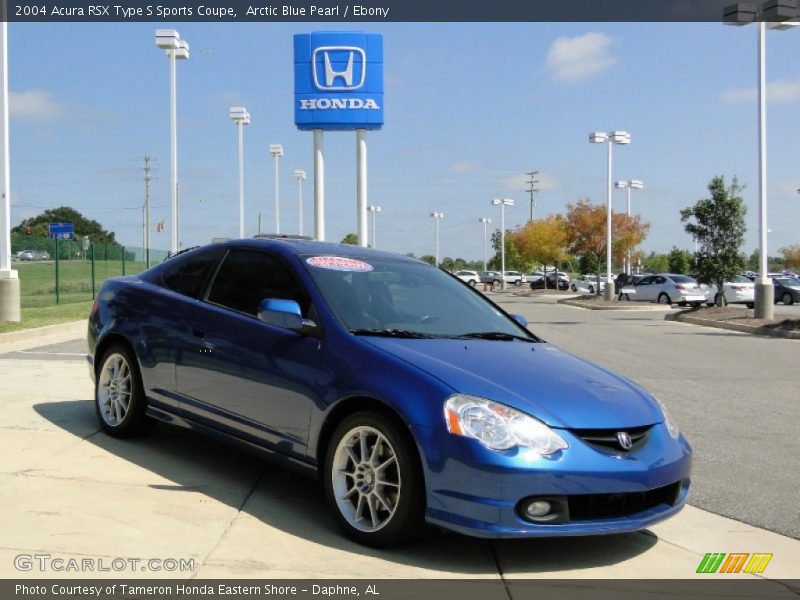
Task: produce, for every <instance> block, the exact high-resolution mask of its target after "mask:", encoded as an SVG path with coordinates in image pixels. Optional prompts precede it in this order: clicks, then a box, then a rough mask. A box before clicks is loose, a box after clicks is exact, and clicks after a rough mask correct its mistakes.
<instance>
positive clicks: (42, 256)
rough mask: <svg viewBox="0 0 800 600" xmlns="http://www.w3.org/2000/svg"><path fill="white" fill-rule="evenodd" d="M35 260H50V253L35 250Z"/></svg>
mask: <svg viewBox="0 0 800 600" xmlns="http://www.w3.org/2000/svg"><path fill="white" fill-rule="evenodd" d="M36 260H50V253H49V252H48V251H47V250H39V251H38V252H36Z"/></svg>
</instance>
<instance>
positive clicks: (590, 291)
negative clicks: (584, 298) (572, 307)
mask: <svg viewBox="0 0 800 600" xmlns="http://www.w3.org/2000/svg"><path fill="white" fill-rule="evenodd" d="M589 293H590V294H594V286H593V285H590V286H589Z"/></svg>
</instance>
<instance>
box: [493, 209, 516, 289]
mask: <svg viewBox="0 0 800 600" xmlns="http://www.w3.org/2000/svg"><path fill="white" fill-rule="evenodd" d="M492 206H499V207H500V289H501V290H504V289H506V206H514V200H512V199H511V198H502V199H500V198H495V199H494V200H492Z"/></svg>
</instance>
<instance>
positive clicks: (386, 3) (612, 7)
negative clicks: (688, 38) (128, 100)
mask: <svg viewBox="0 0 800 600" xmlns="http://www.w3.org/2000/svg"><path fill="white" fill-rule="evenodd" d="M99 2H102V0H92V1H82V0H61V1H53V0H41V1H38V0H36V1H31V0H24V1H16V2H15V1H14V0H9V1H8V8H7V11H8V14H7V17H6V20H8V21H10V22H14V21H26V22H58V21H64V22H72V21H82V22H112V21H117V22H126V21H130V22H137V21H147V22H173V23H174V22H181V21H206V22H214V21H216V22H236V21H241V22H258V21H271V22H276V21H292V22H343V23H353V22H356V23H357V22H415V21H419V22H429V21H441V22H444V21H461V22H469V21H473V22H492V21H493V22H509V21H521V22H525V21H528V22H534V21H541V22H545V21H549V22H570V21H572V22H589V21H602V22H624V21H630V22H637V21H638V22H655V21H675V22H677V21H684V22H686V21H709V22H713V21H722V20H723V12H724V9H725V7H726V6H728V5H730V4H733V3H734V0H361V1H358V0H355V1H352V2H351V1H347V0H341V1H337V0H305V1H303V0H280V1H276V2H272V1H270V0H252V1H251V2H247V1H245V2H242V1H239V0H222V1H221V2H220V1H216V0H215V1H203V0H200V1H193V0H186V1H185V2H172V1H164V2H159V1H158V0H155V1H153V0H149V1H141V0H134V1H133V2H125V3H122V2H120V3H114V2H113V1H112V2H111V3H106V4H102V3H99ZM787 3H788V4H790V5H792V6H794V5H796V0H781V4H782V5H785V4H787Z"/></svg>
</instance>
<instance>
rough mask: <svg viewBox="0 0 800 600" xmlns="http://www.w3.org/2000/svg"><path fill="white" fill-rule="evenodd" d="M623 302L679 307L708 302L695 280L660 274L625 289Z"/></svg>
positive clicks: (621, 297) (621, 293)
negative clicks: (675, 305)
mask: <svg viewBox="0 0 800 600" xmlns="http://www.w3.org/2000/svg"><path fill="white" fill-rule="evenodd" d="M620 299H621V300H631V301H637V302H658V303H659V304H678V305H679V306H686V305H687V304H691V305H692V306H700V305H701V304H703V303H704V302H706V292H705V291H704V290H702V289H700V285H699V284H698V283H697V281H696V280H695V279H692V278H691V277H688V276H686V275H676V274H674V273H660V274H658V275H649V276H647V277H642V278H641V279H640V280H639V281H637V282H636V284H635V285H633V286H626V287H623V288H622V290H621V291H620Z"/></svg>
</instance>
